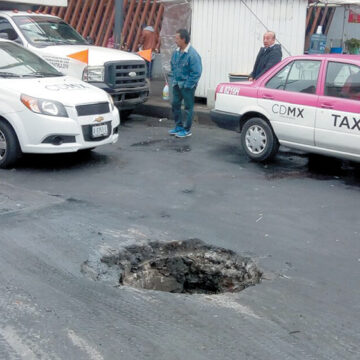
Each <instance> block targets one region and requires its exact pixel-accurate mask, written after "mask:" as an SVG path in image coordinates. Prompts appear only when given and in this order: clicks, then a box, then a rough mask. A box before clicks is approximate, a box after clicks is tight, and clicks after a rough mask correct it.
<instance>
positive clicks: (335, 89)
mask: <svg viewBox="0 0 360 360" xmlns="http://www.w3.org/2000/svg"><path fill="white" fill-rule="evenodd" d="M325 95H326V96H333V97H340V98H347V99H354V100H360V68H359V67H358V66H356V65H351V64H347V63H341V62H333V61H330V62H329V63H328V66H327V71H326V81H325Z"/></svg>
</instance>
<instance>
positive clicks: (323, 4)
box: [309, 0, 360, 6]
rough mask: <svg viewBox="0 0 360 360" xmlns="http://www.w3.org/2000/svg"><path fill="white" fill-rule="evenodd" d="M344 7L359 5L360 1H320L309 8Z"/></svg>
mask: <svg viewBox="0 0 360 360" xmlns="http://www.w3.org/2000/svg"><path fill="white" fill-rule="evenodd" d="M325 5H327V6H342V5H359V6H360V0H319V1H314V2H313V3H311V4H310V5H309V6H325Z"/></svg>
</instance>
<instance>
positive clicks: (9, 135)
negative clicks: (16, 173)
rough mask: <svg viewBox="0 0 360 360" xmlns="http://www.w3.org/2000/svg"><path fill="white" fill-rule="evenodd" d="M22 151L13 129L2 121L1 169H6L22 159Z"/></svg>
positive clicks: (0, 127)
mask: <svg viewBox="0 0 360 360" xmlns="http://www.w3.org/2000/svg"><path fill="white" fill-rule="evenodd" d="M20 155H21V150H20V146H19V142H18V139H17V136H16V134H15V132H14V130H13V129H12V127H11V126H10V125H9V124H8V123H6V122H5V121H3V120H0V168H3V169H6V168H9V167H10V166H11V165H13V164H14V163H15V162H16V160H17V159H18V158H19V157H20Z"/></svg>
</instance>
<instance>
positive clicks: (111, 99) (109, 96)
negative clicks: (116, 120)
mask: <svg viewBox="0 0 360 360" xmlns="http://www.w3.org/2000/svg"><path fill="white" fill-rule="evenodd" d="M106 95H107V96H108V99H109V103H110V110H111V111H113V110H114V109H115V104H114V100H113V98H112V96H111V95H110V94H106Z"/></svg>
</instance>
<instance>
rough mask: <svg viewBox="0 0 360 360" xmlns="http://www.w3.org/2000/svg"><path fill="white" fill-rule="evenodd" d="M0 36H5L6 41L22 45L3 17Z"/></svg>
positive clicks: (0, 21) (1, 18)
mask: <svg viewBox="0 0 360 360" xmlns="http://www.w3.org/2000/svg"><path fill="white" fill-rule="evenodd" d="M0 34H5V36H4V39H7V40H11V41H16V42H20V43H22V42H21V40H20V39H19V36H18V34H17V32H16V31H15V29H14V28H13V27H12V25H11V24H10V22H9V21H8V20H7V19H5V18H3V17H0Z"/></svg>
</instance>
